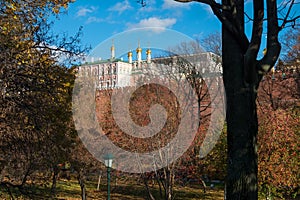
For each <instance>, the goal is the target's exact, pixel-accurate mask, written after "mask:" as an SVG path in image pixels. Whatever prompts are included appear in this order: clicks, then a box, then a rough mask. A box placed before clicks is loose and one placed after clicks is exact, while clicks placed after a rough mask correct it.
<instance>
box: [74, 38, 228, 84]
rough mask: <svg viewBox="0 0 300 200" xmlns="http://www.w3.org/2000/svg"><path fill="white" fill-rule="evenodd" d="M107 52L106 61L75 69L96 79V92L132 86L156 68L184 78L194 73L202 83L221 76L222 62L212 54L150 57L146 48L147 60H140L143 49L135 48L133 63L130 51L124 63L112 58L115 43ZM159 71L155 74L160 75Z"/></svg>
mask: <svg viewBox="0 0 300 200" xmlns="http://www.w3.org/2000/svg"><path fill="white" fill-rule="evenodd" d="M110 51H111V57H110V58H109V59H107V60H99V61H92V62H86V63H84V64H82V65H80V66H79V67H78V74H79V76H89V77H93V78H96V81H97V83H96V87H97V89H98V90H103V89H114V88H122V87H126V86H132V84H133V83H134V81H135V79H136V77H137V76H138V75H141V74H143V73H145V71H151V73H155V70H156V71H157V69H158V67H159V68H168V69H171V72H172V73H173V74H175V73H176V74H177V75H178V74H181V75H182V74H185V75H186V74H189V73H191V71H192V70H193V72H194V73H195V72H196V73H197V74H199V75H200V76H201V78H203V79H204V80H205V79H206V78H209V77H211V76H214V77H220V76H221V75H222V66H221V62H220V60H221V59H220V57H219V56H217V55H216V54H213V53H211V52H208V53H207V52H206V53H197V54H192V55H180V56H179V55H174V56H173V55H172V56H165V57H159V58H152V57H151V54H152V52H151V49H150V48H147V49H146V59H144V60H142V53H143V49H142V48H141V47H140V45H138V48H137V49H136V59H135V60H133V52H132V51H129V52H128V54H127V56H128V59H127V60H126V61H124V60H123V59H118V58H115V46H114V44H112V46H111V49H110ZM180 60H181V61H182V60H184V62H181V64H180V67H178V66H179V64H178V63H179V61H180ZM162 71H164V69H162ZM162 71H160V72H158V73H159V74H161V73H162ZM168 73H170V71H168ZM156 74H157V73H156Z"/></svg>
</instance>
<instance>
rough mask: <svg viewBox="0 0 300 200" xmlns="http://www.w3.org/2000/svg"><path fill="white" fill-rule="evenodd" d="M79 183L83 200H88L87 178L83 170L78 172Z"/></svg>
mask: <svg viewBox="0 0 300 200" xmlns="http://www.w3.org/2000/svg"><path fill="white" fill-rule="evenodd" d="M78 183H79V185H80V189H81V199H82V200H86V188H85V176H84V173H83V170H82V169H80V170H79V171H78Z"/></svg>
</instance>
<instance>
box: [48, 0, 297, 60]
mask: <svg viewBox="0 0 300 200" xmlns="http://www.w3.org/2000/svg"><path fill="white" fill-rule="evenodd" d="M145 1H146V3H147V5H146V6H145V7H142V6H141V5H140V4H139V3H137V0H76V1H75V2H74V3H72V4H70V6H69V7H68V9H67V11H66V14H62V15H60V16H59V18H60V20H55V24H54V31H55V32H56V33H67V34H68V35H70V36H71V35H74V34H75V33H76V32H77V31H78V29H79V27H80V26H82V27H83V37H82V44H83V45H90V46H91V47H92V49H95V48H96V47H98V49H101V50H102V51H101V52H98V54H101V55H97V56H99V57H100V56H102V57H104V58H105V57H107V56H109V47H110V45H111V43H112V39H114V40H115V42H114V43H115V46H116V49H117V50H118V49H120V48H119V47H120V46H122V47H123V48H126V49H132V50H134V49H135V48H136V47H137V46H138V41H140V43H141V46H142V47H145V46H152V44H154V43H155V41H156V40H157V41H159V42H160V46H159V48H163V45H166V46H168V45H170V42H172V43H173V44H174V46H175V45H176V44H178V43H180V39H175V40H174V37H175V36H178V34H177V33H176V32H178V33H182V34H184V35H185V36H188V37H190V38H193V39H195V38H199V39H201V38H204V37H205V36H206V35H208V34H210V33H213V32H215V31H219V32H220V31H221V23H220V22H219V21H218V19H217V18H216V17H215V16H214V15H213V13H212V11H211V10H210V8H209V6H207V5H205V4H200V3H195V2H193V3H184V4H183V3H178V2H175V1H174V0H145ZM251 2H252V1H251V0H246V1H245V10H246V11H247V14H248V15H249V16H250V17H251V16H252V12H251V10H252V9H251V7H252V3H251ZM283 2H284V1H283ZM298 8H299V6H298ZM295 11H296V13H299V11H297V8H296V10H295ZM295 11H293V12H295ZM251 25H252V24H251V23H247V24H246V26H245V27H246V33H247V35H248V37H249V36H250V33H251ZM153 26H156V27H157V26H158V27H160V29H159V31H158V29H153V30H152V33H153V34H154V33H155V34H154V35H155V36H156V38H152V37H149V35H148V34H144V33H141V34H140V36H136V37H135V38H131V39H129V38H128V42H126V38H125V39H124V38H122V42H121V41H118V37H120V34H122V33H123V32H124V31H125V32H126V31H129V30H132V29H135V28H148V29H147V31H148V32H149V29H151V28H150V27H153ZM168 30H169V31H170V30H174V31H176V32H172V34H173V36H174V37H168V36H166V35H162V34H163V33H164V32H166V31H168ZM150 31H151V30H150ZM127 37H129V36H127ZM154 40H155V41H154ZM103 42H104V43H106V44H104V45H103ZM99 44H100V45H99ZM164 48H165V49H166V48H167V47H164ZM264 48H265V36H264V37H263V43H262V46H261V50H262V49H264ZM104 49H105V51H104ZM106 53H107V54H106ZM123 53H124V51H123V50H122V51H120V52H117V54H123ZM117 57H118V56H117Z"/></svg>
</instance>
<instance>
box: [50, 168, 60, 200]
mask: <svg viewBox="0 0 300 200" xmlns="http://www.w3.org/2000/svg"><path fill="white" fill-rule="evenodd" d="M58 173H59V168H58V167H57V166H54V167H53V177H52V186H51V194H52V195H53V196H55V195H56V182H57V178H58Z"/></svg>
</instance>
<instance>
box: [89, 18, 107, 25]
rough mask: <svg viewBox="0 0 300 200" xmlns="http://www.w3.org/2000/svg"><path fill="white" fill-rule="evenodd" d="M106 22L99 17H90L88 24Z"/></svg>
mask: <svg viewBox="0 0 300 200" xmlns="http://www.w3.org/2000/svg"><path fill="white" fill-rule="evenodd" d="M103 21H104V20H103V19H102V18H98V17H89V18H88V19H87V20H86V23H87V24H90V23H93V22H103Z"/></svg>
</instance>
